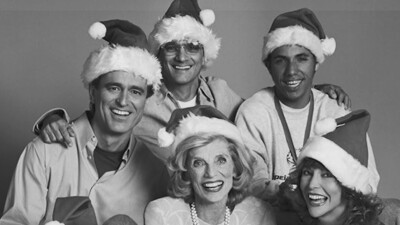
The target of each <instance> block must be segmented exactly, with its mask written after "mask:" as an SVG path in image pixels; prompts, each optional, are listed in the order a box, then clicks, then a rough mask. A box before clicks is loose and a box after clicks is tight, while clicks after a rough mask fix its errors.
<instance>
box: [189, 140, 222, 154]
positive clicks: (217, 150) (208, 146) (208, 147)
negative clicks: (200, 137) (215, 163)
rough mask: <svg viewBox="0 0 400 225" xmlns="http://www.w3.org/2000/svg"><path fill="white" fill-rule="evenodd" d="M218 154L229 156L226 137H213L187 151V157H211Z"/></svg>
mask: <svg viewBox="0 0 400 225" xmlns="http://www.w3.org/2000/svg"><path fill="white" fill-rule="evenodd" d="M219 155H227V156H230V151H229V143H228V141H227V140H226V139H223V138H218V139H214V140H213V141H211V142H208V143H205V144H204V145H202V146H199V147H197V148H193V149H192V150H191V151H190V152H189V158H203V159H213V158H215V157H217V156H219Z"/></svg>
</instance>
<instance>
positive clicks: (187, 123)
mask: <svg viewBox="0 0 400 225" xmlns="http://www.w3.org/2000/svg"><path fill="white" fill-rule="evenodd" d="M202 133H211V134H216V135H223V136H225V137H227V138H230V139H232V140H235V141H237V142H238V143H240V144H243V140H242V137H241V135H240V133H239V130H238V129H237V127H236V126H235V125H234V124H232V123H230V122H229V121H226V120H222V119H217V118H209V117H205V116H195V115H194V114H192V113H190V114H189V115H188V116H187V117H185V118H183V119H182V120H181V121H180V122H179V126H178V127H177V128H176V129H175V140H174V142H173V144H172V149H174V150H175V149H176V147H177V146H178V145H179V143H181V142H182V141H183V140H185V139H186V138H188V137H190V136H194V135H197V134H202Z"/></svg>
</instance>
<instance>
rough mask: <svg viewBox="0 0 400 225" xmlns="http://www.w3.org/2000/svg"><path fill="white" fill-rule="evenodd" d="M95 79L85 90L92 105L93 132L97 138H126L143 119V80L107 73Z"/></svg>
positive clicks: (121, 72)
mask: <svg viewBox="0 0 400 225" xmlns="http://www.w3.org/2000/svg"><path fill="white" fill-rule="evenodd" d="M98 79H99V80H98V81H96V84H93V85H90V89H89V90H90V98H91V102H92V103H94V115H93V119H92V126H93V129H94V131H95V132H96V134H97V135H99V134H106V135H115V134H127V133H128V134H130V133H131V132H132V128H133V127H134V126H135V125H136V124H137V123H138V122H139V121H140V119H141V118H142V115H143V110H144V104H145V101H146V94H147V84H146V80H145V79H143V78H142V77H139V76H135V75H133V74H131V73H127V72H124V71H114V72H110V73H107V74H104V75H102V76H100V77H99V78H98Z"/></svg>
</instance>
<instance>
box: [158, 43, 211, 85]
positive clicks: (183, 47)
mask: <svg viewBox="0 0 400 225" xmlns="http://www.w3.org/2000/svg"><path fill="white" fill-rule="evenodd" d="M158 59H159V60H160V63H161V67H162V75H163V80H164V83H165V84H166V85H167V86H171V85H172V86H176V85H186V84H192V83H193V82H197V78H198V76H199V75H200V71H201V69H202V67H203V64H204V50H203V47H202V45H201V44H200V43H198V42H187V41H183V40H182V41H173V42H168V43H166V44H164V45H163V46H161V48H160V51H159V54H158Z"/></svg>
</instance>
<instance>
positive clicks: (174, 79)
mask: <svg viewBox="0 0 400 225" xmlns="http://www.w3.org/2000/svg"><path fill="white" fill-rule="evenodd" d="M214 18H215V16H214V12H213V11H212V10H209V9H206V10H201V9H200V7H199V5H198V3H197V0H185V1H179V0H174V1H173V2H172V3H171V5H170V7H169V8H168V10H167V12H166V13H165V15H164V17H163V18H162V19H160V20H159V21H157V23H156V24H155V26H154V29H153V31H152V32H151V33H150V35H149V43H150V48H151V49H150V51H151V52H152V53H153V54H154V55H156V56H157V58H158V59H159V61H160V63H161V67H162V76H163V85H162V86H161V88H160V91H159V92H157V93H155V94H154V95H153V96H151V97H150V98H148V99H147V102H146V106H145V111H144V115H143V118H142V120H141V122H140V123H139V124H138V125H137V126H136V127H135V129H134V131H133V132H134V134H135V135H136V136H139V137H141V138H142V139H143V140H144V142H145V143H147V144H148V147H149V149H151V151H152V152H153V153H154V154H155V155H156V156H157V157H159V158H160V159H161V160H163V161H164V162H165V161H166V160H167V158H168V157H169V156H170V154H171V151H168V150H166V149H161V148H160V147H159V146H158V141H157V133H158V131H159V129H160V128H162V127H165V126H166V124H167V122H168V120H169V118H170V116H171V113H172V111H173V110H174V109H176V108H186V107H191V106H195V105H210V106H213V107H215V108H217V109H218V110H219V111H221V112H222V113H223V114H225V115H226V116H227V117H228V118H229V119H230V120H231V121H233V120H234V118H235V115H236V112H237V109H238V107H239V105H240V104H241V103H242V102H243V99H242V98H241V97H240V96H239V95H238V94H236V93H235V92H234V91H233V90H232V89H231V88H230V87H229V86H228V84H227V83H226V81H224V80H222V79H219V78H216V77H213V76H203V75H202V74H201V73H202V71H203V70H205V69H206V68H208V67H209V66H210V65H211V64H212V62H213V60H215V59H216V58H217V55H218V51H219V49H220V46H221V44H220V38H217V37H216V35H215V34H214V33H213V32H212V30H211V29H210V28H209V27H208V26H210V25H211V24H212V23H213V22H214ZM322 88H325V92H326V93H330V92H335V91H339V92H337V93H332V96H333V97H334V96H337V98H338V101H340V102H342V101H343V102H345V101H346V102H347V105H348V104H349V103H348V97H347V95H346V94H345V93H344V92H343V91H342V90H341V89H340V88H337V87H336V88H335V87H334V86H332V85H327V86H323V87H322ZM332 90H335V91H332ZM344 96H345V97H344ZM334 98H336V97H334ZM344 99H346V100H344ZM63 113H64V114H65V111H64V112H63ZM47 124H49V125H47ZM66 125H67V123H66V121H65V120H60V119H59V116H56V117H55V118H54V119H52V118H48V119H46V121H44V123H43V125H42V127H43V130H42V132H41V133H40V134H41V137H42V139H43V140H44V141H47V142H55V141H58V142H64V143H69V142H70V141H69V140H70V135H71V136H72V135H73V133H72V131H71V130H70V129H68V128H67V126H66ZM35 130H36V132H38V131H39V129H38V126H35Z"/></svg>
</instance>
